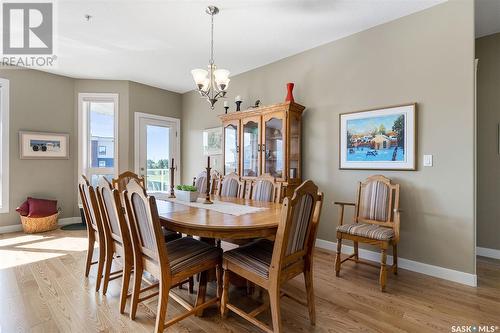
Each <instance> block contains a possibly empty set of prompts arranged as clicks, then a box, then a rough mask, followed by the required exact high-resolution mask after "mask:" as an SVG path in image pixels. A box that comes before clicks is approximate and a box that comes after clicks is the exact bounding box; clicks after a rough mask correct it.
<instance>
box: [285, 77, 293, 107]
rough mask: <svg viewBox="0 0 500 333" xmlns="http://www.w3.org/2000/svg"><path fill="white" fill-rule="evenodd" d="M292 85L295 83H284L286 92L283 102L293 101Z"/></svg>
mask: <svg viewBox="0 0 500 333" xmlns="http://www.w3.org/2000/svg"><path fill="white" fill-rule="evenodd" d="M294 85H295V84H294V83H291V82H290V83H287V84H286V91H287V94H286V98H285V102H295V100H294V99H293V86H294Z"/></svg>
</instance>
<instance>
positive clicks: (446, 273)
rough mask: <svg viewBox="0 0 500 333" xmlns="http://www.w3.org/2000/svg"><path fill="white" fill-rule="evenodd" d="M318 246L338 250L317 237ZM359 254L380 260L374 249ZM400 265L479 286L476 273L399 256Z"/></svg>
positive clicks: (349, 250) (346, 248) (344, 248)
mask: <svg viewBox="0 0 500 333" xmlns="http://www.w3.org/2000/svg"><path fill="white" fill-rule="evenodd" d="M316 247H318V248H320V249H325V250H329V251H333V252H336V251H337V243H334V242H330V241H327V240H324V239H317V240H316ZM353 251H354V249H353V247H352V246H348V245H342V253H344V254H351V253H352V252H353ZM499 252H500V251H499ZM359 256H360V258H362V259H365V260H370V261H375V262H380V253H377V252H374V251H369V250H365V249H359ZM387 264H388V265H392V256H387ZM398 267H399V268H403V269H407V270H409V271H412V272H417V273H421V274H425V275H429V276H433V277H437V278H440V279H444V280H448V281H453V282H458V283H461V284H465V285H467V286H471V287H477V276H476V275H475V274H471V273H466V272H461V271H456V270H453V269H449V268H444V267H440V266H434V265H429V264H425V263H422V262H418V261H414V260H409V259H405V258H401V257H399V258H398Z"/></svg>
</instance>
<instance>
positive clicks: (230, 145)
mask: <svg viewBox="0 0 500 333" xmlns="http://www.w3.org/2000/svg"><path fill="white" fill-rule="evenodd" d="M238 127H239V121H238V120H235V121H233V122H231V123H225V124H224V175H227V174H230V173H231V172H235V173H238V171H239V156H238V155H239V149H240V148H239V145H240V142H239V141H240V140H239V131H238V130H239V129H238Z"/></svg>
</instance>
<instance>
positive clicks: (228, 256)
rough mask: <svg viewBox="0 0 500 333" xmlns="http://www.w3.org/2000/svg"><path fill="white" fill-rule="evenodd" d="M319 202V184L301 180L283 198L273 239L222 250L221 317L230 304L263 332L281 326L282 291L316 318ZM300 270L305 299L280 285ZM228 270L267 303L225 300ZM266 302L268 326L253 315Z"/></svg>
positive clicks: (234, 310) (229, 308) (260, 310)
mask: <svg viewBox="0 0 500 333" xmlns="http://www.w3.org/2000/svg"><path fill="white" fill-rule="evenodd" d="M322 203H323V193H318V187H317V186H316V185H315V184H314V183H313V182H312V181H310V180H307V181H305V182H304V183H302V184H301V185H300V186H299V187H298V188H297V189H296V190H295V192H294V194H293V196H292V198H288V197H287V198H285V199H284V201H283V206H282V214H281V219H280V222H279V225H278V230H277V232H276V238H275V241H274V242H272V241H270V240H268V239H259V240H257V241H255V242H253V243H251V244H248V245H244V246H240V247H239V248H236V249H234V250H230V251H227V252H225V253H224V257H223V263H222V266H223V268H224V282H223V292H222V300H221V303H222V304H221V313H222V316H223V317H226V316H227V312H228V310H230V311H232V312H234V313H236V314H237V315H239V316H241V317H243V318H244V319H246V320H248V321H249V322H251V323H252V324H254V325H256V326H257V327H259V328H261V329H262V330H264V331H266V332H282V328H281V319H280V298H281V297H282V296H287V297H289V298H291V299H293V300H295V301H297V302H298V303H300V304H302V305H305V306H307V307H308V310H309V319H310V322H311V324H312V325H314V324H315V322H316V313H315V306H314V288H313V278H312V264H313V252H314V243H315V240H316V233H317V230H318V223H319V218H320V214H321V207H322ZM301 273H302V274H304V280H305V288H306V294H307V296H306V299H307V302H303V301H302V300H301V299H299V298H298V297H297V296H294V295H292V294H290V293H288V292H285V291H282V290H281V286H282V285H283V284H284V283H285V282H286V281H288V280H290V279H292V278H294V277H295V276H297V275H299V274H301ZM233 274H235V275H239V276H241V277H243V278H245V279H247V280H249V281H251V282H252V283H254V284H256V285H258V286H260V287H261V288H263V289H265V290H267V291H268V293H269V304H267V303H264V304H262V305H261V306H259V307H258V308H256V309H254V310H253V311H251V312H249V313H247V312H245V311H244V310H242V309H240V308H238V307H237V306H235V305H234V304H230V303H229V283H230V279H231V276H232V275H233ZM268 307H270V308H271V317H272V328H271V327H269V326H268V325H267V324H265V323H263V322H261V321H260V320H258V319H257V318H256V316H258V315H259V314H260V313H262V312H263V311H265V310H266V309H267V308H268Z"/></svg>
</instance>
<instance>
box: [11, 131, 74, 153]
mask: <svg viewBox="0 0 500 333" xmlns="http://www.w3.org/2000/svg"><path fill="white" fill-rule="evenodd" d="M19 158H21V159H69V134H67V133H47V132H30V131H19Z"/></svg>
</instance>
